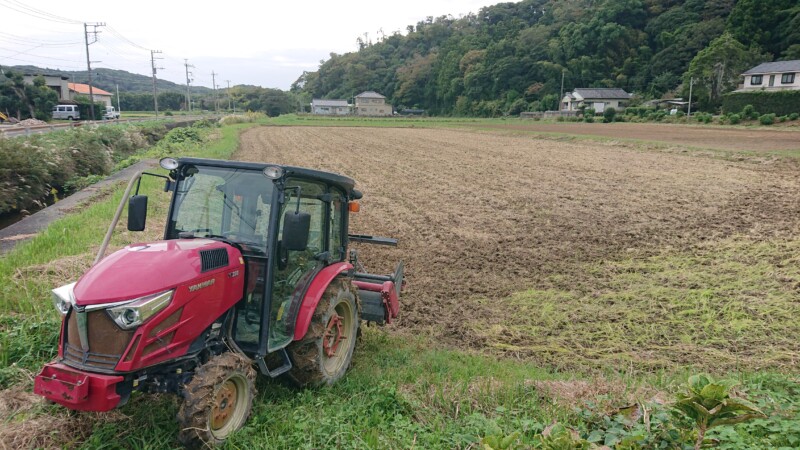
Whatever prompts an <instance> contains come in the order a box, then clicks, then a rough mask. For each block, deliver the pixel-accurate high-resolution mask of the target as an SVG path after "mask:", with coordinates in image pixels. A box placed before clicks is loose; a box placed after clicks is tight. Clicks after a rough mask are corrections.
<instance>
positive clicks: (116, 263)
mask: <svg viewBox="0 0 800 450" xmlns="http://www.w3.org/2000/svg"><path fill="white" fill-rule="evenodd" d="M201 253H202V254H204V255H202V256H201ZM203 256H204V257H205V258H203ZM226 256H227V258H226ZM240 257H241V253H240V252H239V250H237V249H235V248H234V247H232V246H230V245H227V244H225V243H222V242H219V241H214V240H210V239H177V240H168V241H158V242H152V243H147V244H131V245H129V246H127V247H125V248H123V249H122V250H119V251H117V252H115V253H113V254H111V255H109V256H107V257H106V258H104V259H103V260H101V261H100V262H99V263H97V264H96V265H95V266H94V267H92V268H91V269H89V271H88V272H86V273H85V274H84V275H83V276H82V277H81V278H80V279H79V280H78V283H77V284H76V285H75V290H74V293H75V302H76V304H77V305H79V306H87V305H97V304H104V303H113V302H120V301H124V300H133V299H135V298H139V297H144V296H146V295H150V294H155V293H158V292H162V291H166V290H168V289H172V288H174V287H176V286H179V285H181V284H185V283H188V282H190V281H192V280H194V279H196V278H198V277H200V276H201V274H202V275H204V276H205V275H209V274H210V273H211V272H212V271H213V269H220V268H224V267H228V266H229V265H238V264H239V258H240ZM203 259H205V262H203ZM225 260H227V263H225Z"/></svg>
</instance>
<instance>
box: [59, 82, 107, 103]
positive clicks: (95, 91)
mask: <svg viewBox="0 0 800 450" xmlns="http://www.w3.org/2000/svg"><path fill="white" fill-rule="evenodd" d="M79 95H83V96H86V97H88V96H89V85H88V84H80V83H69V100H72V101H74V100H75V97H77V96H79ZM113 96H114V94H112V93H111V92H107V91H104V90H102V89H100V88H98V87H96V86H92V97H94V101H95V103H105V104H106V106H111V98H112V97H113Z"/></svg>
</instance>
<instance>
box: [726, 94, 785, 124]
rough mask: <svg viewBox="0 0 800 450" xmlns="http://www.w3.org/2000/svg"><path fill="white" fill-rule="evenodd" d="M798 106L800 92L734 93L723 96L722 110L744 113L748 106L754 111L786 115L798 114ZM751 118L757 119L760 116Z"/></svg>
mask: <svg viewBox="0 0 800 450" xmlns="http://www.w3.org/2000/svg"><path fill="white" fill-rule="evenodd" d="M798 104H800V91H779V92H767V91H755V92H732V93H729V94H725V95H723V96H722V110H723V111H725V112H736V111H742V110H743V108H746V107H747V105H752V107H753V108H754V110H758V111H763V112H764V113H775V115H785V114H791V113H793V112H796V111H797V105H798ZM750 118H751V119H756V118H758V116H756V117H750Z"/></svg>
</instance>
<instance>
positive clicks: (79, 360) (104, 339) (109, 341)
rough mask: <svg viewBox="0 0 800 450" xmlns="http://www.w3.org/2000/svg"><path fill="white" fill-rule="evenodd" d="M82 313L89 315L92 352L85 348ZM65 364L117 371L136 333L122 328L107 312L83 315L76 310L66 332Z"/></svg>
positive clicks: (71, 314) (87, 327)
mask: <svg viewBox="0 0 800 450" xmlns="http://www.w3.org/2000/svg"><path fill="white" fill-rule="evenodd" d="M78 314H86V336H87V341H88V344H89V349H88V350H84V349H83V346H82V345H81V339H80V334H79V330H78V326H79V325H78ZM64 332H65V333H66V336H64V362H65V363H66V364H68V365H71V366H74V367H79V368H87V369H100V370H105V371H108V370H113V369H114V367H116V365H117V363H118V362H119V359H120V358H121V357H122V354H123V353H124V352H125V349H126V348H127V347H128V343H130V341H131V338H132V337H133V334H134V331H125V330H122V329H121V328H119V327H118V326H117V325H116V324H115V323H114V321H113V320H111V318H110V317H109V316H108V314H106V312H105V310H99V311H90V312H86V313H81V312H78V311H76V310H75V309H73V310H72V311H70V312H69V317H68V319H67V326H66V329H65V331H64Z"/></svg>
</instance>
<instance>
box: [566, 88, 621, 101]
mask: <svg viewBox="0 0 800 450" xmlns="http://www.w3.org/2000/svg"><path fill="white" fill-rule="evenodd" d="M575 93H576V94H578V95H580V96H581V97H583V98H611V99H618V98H620V99H628V98H631V94H628V93H627V92H625V90H624V89H619V88H590V89H587V88H577V89H575Z"/></svg>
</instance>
